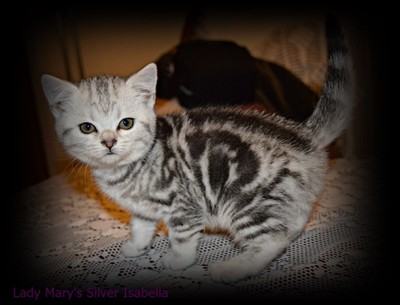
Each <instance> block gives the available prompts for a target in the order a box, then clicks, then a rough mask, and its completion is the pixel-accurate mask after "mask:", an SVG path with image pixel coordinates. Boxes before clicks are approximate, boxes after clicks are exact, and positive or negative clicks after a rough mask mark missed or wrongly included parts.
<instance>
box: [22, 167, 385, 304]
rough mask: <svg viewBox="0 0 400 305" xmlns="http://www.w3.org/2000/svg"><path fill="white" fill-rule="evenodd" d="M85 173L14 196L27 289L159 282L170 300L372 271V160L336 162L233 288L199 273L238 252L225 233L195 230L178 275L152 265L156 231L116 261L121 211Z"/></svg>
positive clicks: (280, 288)
mask: <svg viewBox="0 0 400 305" xmlns="http://www.w3.org/2000/svg"><path fill="white" fill-rule="evenodd" d="M85 176H86V173H85V174H82V175H78V176H77V177H75V178H73V179H72V180H71V178H70V179H69V181H70V182H69V183H67V182H66V178H65V177H64V176H62V175H59V176H55V177H53V178H51V179H49V180H46V181H45V182H43V183H41V184H38V185H36V186H33V187H31V188H29V189H27V190H26V191H25V192H23V194H22V195H21V198H20V199H21V201H22V204H23V206H24V209H25V211H26V212H25V213H24V215H25V216H24V217H22V218H20V219H18V221H19V223H18V225H19V226H20V227H21V229H22V230H23V231H24V232H25V235H26V236H27V237H28V238H26V241H25V244H24V246H23V247H21V249H20V251H23V252H24V253H23V257H25V260H26V261H25V263H26V265H28V266H29V268H30V269H31V271H30V272H31V273H32V274H33V275H34V278H35V283H32V285H34V286H40V287H49V286H50V287H59V288H68V287H79V288H80V289H88V288H92V287H102V288H115V289H123V288H129V289H141V288H144V289H155V288H160V289H165V290H167V291H168V295H169V297H186V296H189V297H204V296H205V295H207V296H209V295H218V296H224V295H229V296H232V295H237V296H244V297H246V296H264V295H270V296H283V297H285V296H305V295H310V294H312V295H322V296H329V295H332V294H335V293H337V292H338V291H344V290H346V289H348V290H349V289H350V290H351V289H354V288H357V287H358V288H360V287H361V286H362V285H363V283H364V280H366V279H368V277H369V276H370V274H371V273H373V272H374V270H376V269H377V268H378V265H377V263H376V260H374V259H373V256H374V253H375V252H376V251H377V249H376V237H375V236H376V235H375V234H373V233H372V231H373V227H374V223H373V222H374V220H373V217H371V215H370V214H371V213H370V211H371V207H372V206H373V205H374V204H376V203H377V201H378V200H379V198H380V195H381V192H382V190H381V187H380V186H379V184H378V183H372V182H374V180H373V179H374V177H377V176H378V167H377V166H376V164H375V163H374V162H373V161H371V160H369V161H361V160H352V161H350V160H345V159H339V160H337V161H335V162H334V163H333V164H332V166H331V168H330V171H329V173H328V176H327V178H326V184H325V189H324V191H323V193H322V194H321V196H320V198H319V200H318V201H317V202H316V203H315V206H314V210H313V212H312V215H311V218H310V220H309V222H308V224H307V226H306V228H305V230H304V232H303V233H302V234H301V235H300V237H299V238H298V239H297V240H296V241H294V242H293V243H292V244H291V245H290V246H289V247H288V249H287V250H286V251H285V252H284V253H283V254H282V256H280V257H279V258H277V259H276V260H275V261H273V262H272V263H271V264H270V265H269V266H268V267H267V268H266V269H265V270H264V271H263V272H262V273H261V274H259V275H258V276H255V277H251V278H248V279H246V280H243V281H239V282H236V283H232V284H222V283H215V282H213V281H211V280H210V278H209V274H208V266H209V265H210V264H212V263H213V262H216V261H219V260H226V259H228V258H230V257H232V256H235V255H238V254H239V253H240V249H236V248H234V247H233V245H232V244H231V242H230V240H229V239H228V238H227V237H225V236H219V235H207V234H206V235H204V238H203V239H202V241H201V243H200V246H199V249H198V259H197V261H196V264H195V265H194V266H192V267H190V268H188V269H186V270H183V271H172V270H168V269H166V268H164V267H163V265H162V264H161V258H162V256H163V255H164V254H165V253H166V252H167V251H168V249H169V242H168V239H167V237H166V236H165V234H163V233H162V232H163V230H159V233H158V234H157V236H156V238H155V240H154V244H153V246H152V247H151V250H150V251H149V252H148V253H146V254H145V255H143V256H141V257H139V258H125V257H124V256H123V255H122V254H121V251H120V249H121V245H122V243H123V242H124V241H125V240H126V239H128V238H129V234H130V232H129V226H128V221H129V214H128V213H127V212H125V211H123V210H121V209H120V208H119V207H118V206H117V205H114V204H111V203H109V202H107V200H106V199H104V197H101V195H100V194H99V192H98V190H97V189H96V188H95V186H94V184H91V183H90V182H88V179H87V178H85ZM83 178H85V179H83ZM76 185H80V186H82V185H83V186H84V189H85V192H84V193H82V192H78V191H77V190H76ZM74 186H75V187H74ZM28 216H29V217H28Z"/></svg>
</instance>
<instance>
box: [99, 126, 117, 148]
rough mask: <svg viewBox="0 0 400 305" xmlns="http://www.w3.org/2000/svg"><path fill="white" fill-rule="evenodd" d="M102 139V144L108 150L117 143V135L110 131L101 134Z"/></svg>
mask: <svg viewBox="0 0 400 305" xmlns="http://www.w3.org/2000/svg"><path fill="white" fill-rule="evenodd" d="M101 139H102V141H101V144H103V145H104V146H105V147H107V148H108V149H111V148H112V147H113V146H114V145H115V144H116V143H117V139H116V138H115V133H114V132H112V131H110V130H105V131H103V133H102V134H101Z"/></svg>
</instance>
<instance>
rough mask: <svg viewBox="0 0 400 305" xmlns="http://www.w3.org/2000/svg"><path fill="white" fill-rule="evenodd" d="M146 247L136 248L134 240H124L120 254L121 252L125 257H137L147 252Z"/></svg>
mask: <svg viewBox="0 0 400 305" xmlns="http://www.w3.org/2000/svg"><path fill="white" fill-rule="evenodd" d="M147 249H148V248H142V249H138V247H137V245H136V244H135V243H134V242H132V241H131V240H129V241H127V242H125V243H124V244H123V245H122V248H121V250H122V254H123V255H124V256H125V257H137V256H141V255H143V254H144V253H146V252H147Z"/></svg>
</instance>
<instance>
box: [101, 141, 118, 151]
mask: <svg viewBox="0 0 400 305" xmlns="http://www.w3.org/2000/svg"><path fill="white" fill-rule="evenodd" d="M115 143H117V139H109V140H103V141H101V144H103V145H104V146H106V147H107V148H108V149H111V147H113V146H114V145H115Z"/></svg>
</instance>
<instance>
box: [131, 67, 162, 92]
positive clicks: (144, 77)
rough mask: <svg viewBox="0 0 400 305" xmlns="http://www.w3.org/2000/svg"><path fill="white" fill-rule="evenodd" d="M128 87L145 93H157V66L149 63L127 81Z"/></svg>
mask: <svg viewBox="0 0 400 305" xmlns="http://www.w3.org/2000/svg"><path fill="white" fill-rule="evenodd" d="M126 84H127V86H128V87H130V88H132V89H135V90H138V91H139V92H142V93H144V94H148V95H155V93H156V84H157V66H156V65H155V64H153V63H151V64H148V65H147V66H146V67H144V68H143V69H142V70H140V71H139V72H137V73H135V74H133V75H132V76H131V77H129V78H128V80H127V81H126Z"/></svg>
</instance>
